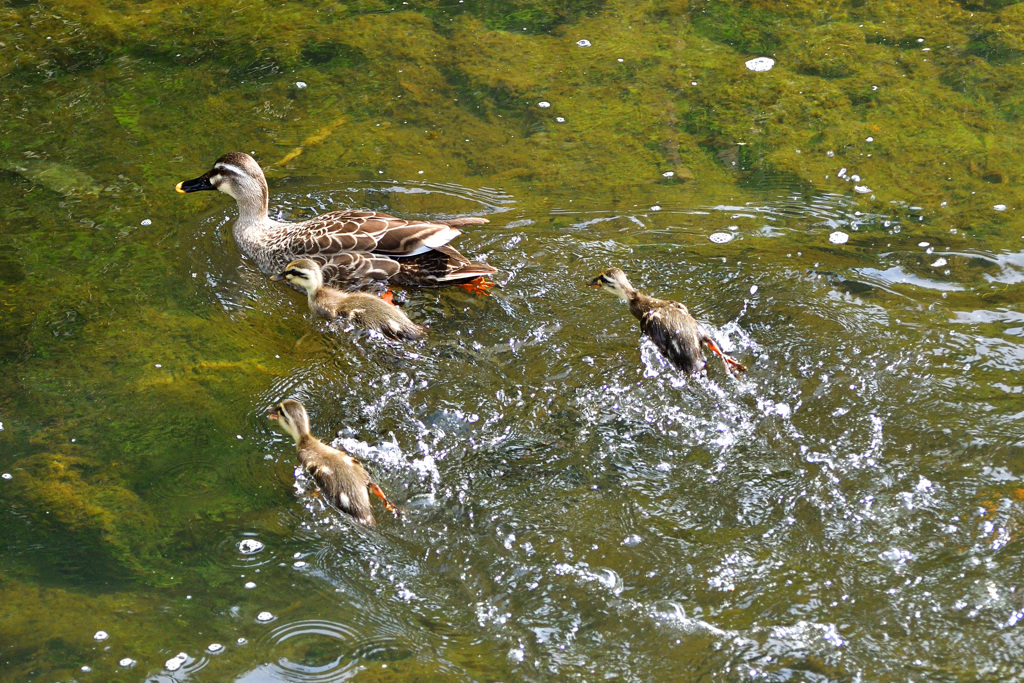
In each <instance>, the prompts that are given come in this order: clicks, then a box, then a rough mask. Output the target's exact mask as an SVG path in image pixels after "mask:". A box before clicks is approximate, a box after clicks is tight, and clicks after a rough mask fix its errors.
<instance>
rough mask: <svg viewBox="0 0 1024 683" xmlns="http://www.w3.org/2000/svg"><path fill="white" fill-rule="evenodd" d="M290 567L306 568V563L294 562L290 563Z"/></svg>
mask: <svg viewBox="0 0 1024 683" xmlns="http://www.w3.org/2000/svg"><path fill="white" fill-rule="evenodd" d="M292 566H293V567H295V568H296V569H302V568H303V567H305V566H306V563H305V562H303V561H302V560H296V561H295V562H293V563H292Z"/></svg>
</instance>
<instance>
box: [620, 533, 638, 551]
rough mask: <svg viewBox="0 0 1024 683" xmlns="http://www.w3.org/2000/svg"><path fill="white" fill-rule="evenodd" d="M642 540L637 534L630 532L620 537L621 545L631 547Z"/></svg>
mask: <svg viewBox="0 0 1024 683" xmlns="http://www.w3.org/2000/svg"><path fill="white" fill-rule="evenodd" d="M642 540H643V539H642V538H640V536H638V535H637V534H630V535H629V536H626V537H625V538H624V539H622V545H624V546H627V547H629V548H632V547H633V546H636V545H640V541H642Z"/></svg>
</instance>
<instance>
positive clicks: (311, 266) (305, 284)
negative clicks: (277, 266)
mask: <svg viewBox="0 0 1024 683" xmlns="http://www.w3.org/2000/svg"><path fill="white" fill-rule="evenodd" d="M270 279H271V280H274V281H275V282H280V281H281V280H287V281H288V282H290V283H292V284H293V285H295V286H296V287H301V288H302V289H304V290H306V292H310V293H311V292H315V291H316V290H318V289H320V288H321V287H322V286H323V284H324V275H323V273H322V272H320V265H319V264H318V263H317V262H316V261H312V260H310V259H308V258H304V259H299V260H298V261H292V262H291V263H289V264H288V267H287V268H285V269H284V270H283V271H282V272H280V273H278V274H277V275H271V276H270Z"/></svg>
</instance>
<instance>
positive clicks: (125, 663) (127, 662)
mask: <svg viewBox="0 0 1024 683" xmlns="http://www.w3.org/2000/svg"><path fill="white" fill-rule="evenodd" d="M118 664H119V665H120V666H122V667H124V668H125V669H130V668H131V667H133V666H135V660H134V659H132V658H131V657H125V658H124V659H122V660H121V661H119V662H118Z"/></svg>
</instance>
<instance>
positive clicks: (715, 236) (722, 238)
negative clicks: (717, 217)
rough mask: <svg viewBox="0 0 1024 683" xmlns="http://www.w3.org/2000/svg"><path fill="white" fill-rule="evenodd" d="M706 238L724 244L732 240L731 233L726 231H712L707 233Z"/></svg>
mask: <svg viewBox="0 0 1024 683" xmlns="http://www.w3.org/2000/svg"><path fill="white" fill-rule="evenodd" d="M708 239H709V240H711V241H712V242H714V243H715V244H725V243H726V242H732V235H731V234H729V233H727V232H713V233H711V234H710V235H708Z"/></svg>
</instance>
